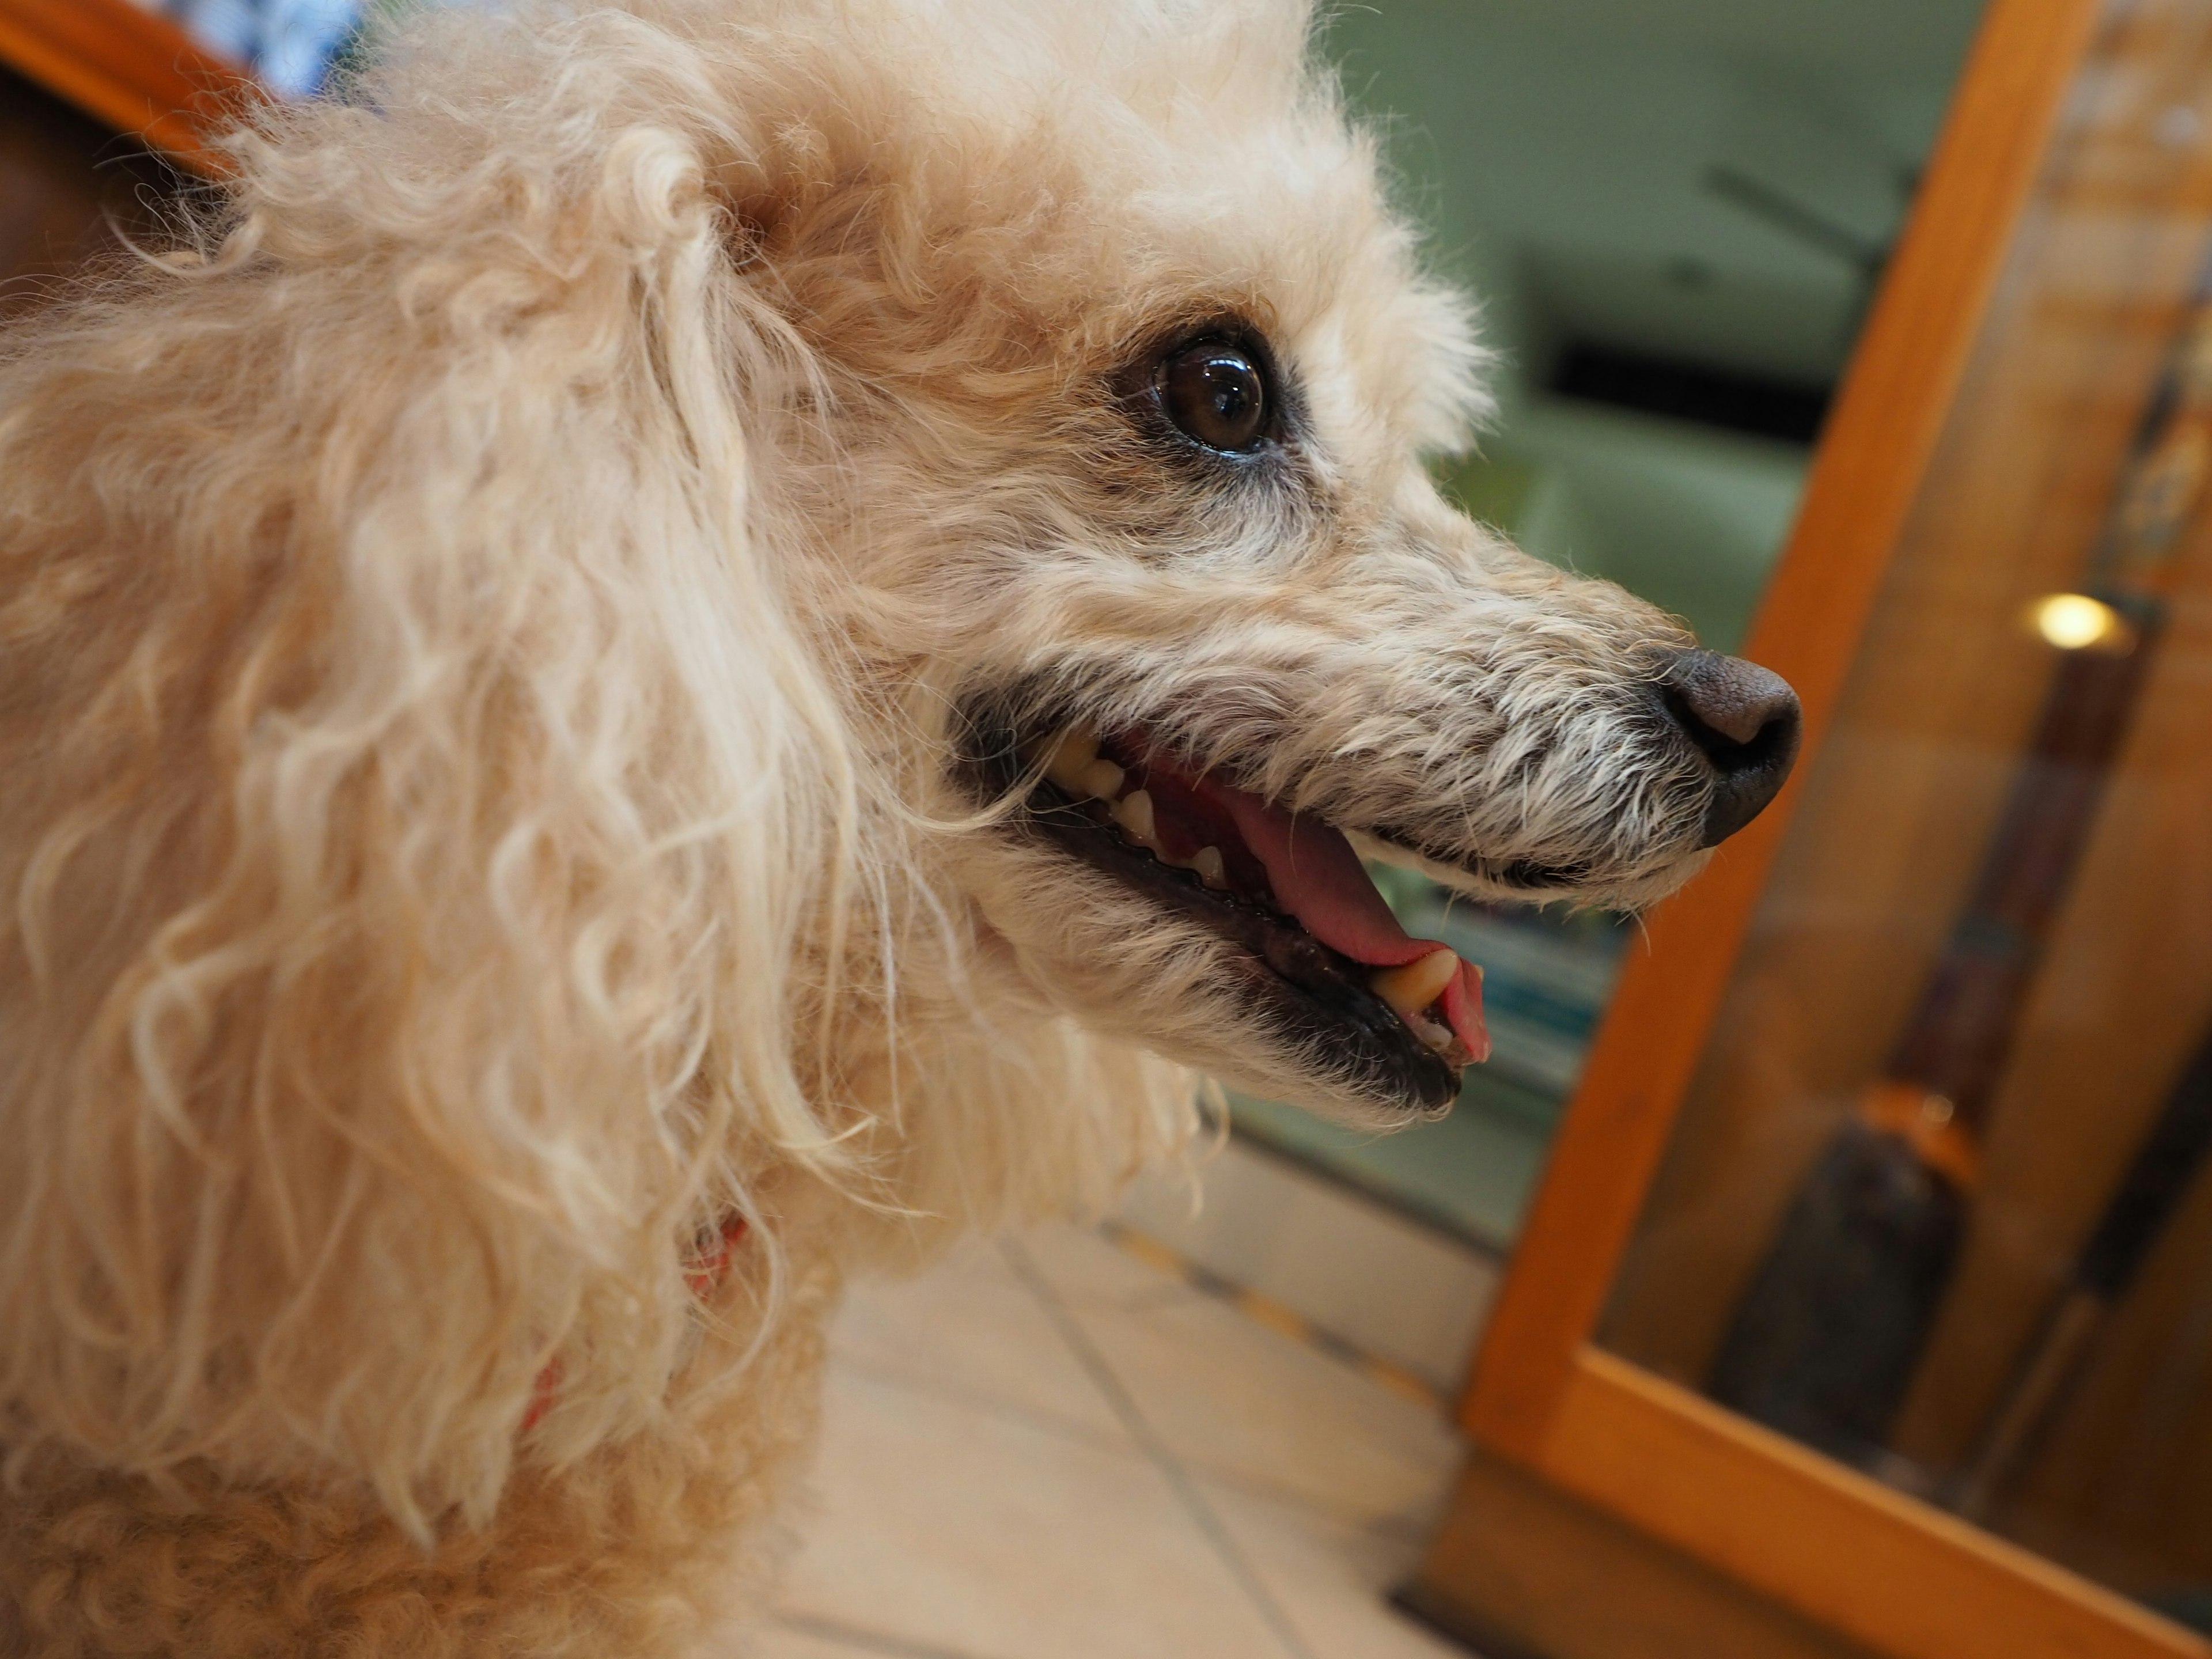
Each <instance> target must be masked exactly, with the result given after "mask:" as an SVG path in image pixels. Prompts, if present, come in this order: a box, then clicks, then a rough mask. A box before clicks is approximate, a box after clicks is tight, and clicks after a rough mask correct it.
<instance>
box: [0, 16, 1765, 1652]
mask: <svg viewBox="0 0 2212 1659" xmlns="http://www.w3.org/2000/svg"><path fill="white" fill-rule="evenodd" d="M1312 26H1313V20H1312V18H1311V16H1310V14H1309V11H1308V9H1306V7H1305V5H1304V3H1302V0H1117V3H1115V4H1114V5H1111V6H1100V5H1097V4H1095V3H1092V0H972V3H969V0H619V3H614V0H566V3H549V0H515V3H513V4H509V5H507V6H503V7H493V6H474V7H470V8H466V9H459V10H456V11H453V12H449V13H444V14H428V15H420V16H416V17H411V18H406V19H403V20H402V21H400V22H398V24H396V25H395V26H394V27H393V28H392V31H391V33H390V35H389V37H388V38H387V39H386V40H384V41H383V43H382V45H381V46H380V49H379V50H378V51H377V52H375V53H374V54H372V61H371V62H370V64H369V65H368V67H367V68H366V69H364V70H362V72H361V74H360V76H358V78H357V80H356V82H353V83H352V84H351V85H350V86H349V88H348V89H347V92H346V94H345V96H343V98H340V99H330V100H317V101H312V102H309V103H306V104H303V105H300V106H292V107H288V108H283V109H272V110H264V111H262V112H258V113H257V114H255V115H253V116H252V117H251V118H248V119H247V120H246V121H245V122H244V123H243V124H241V125H240V126H239V127H238V128H237V129H236V130H234V131H231V132H230V133H229V134H228V137H226V138H224V139H223V140H222V143H223V145H224V148H225V150H226V153H227V154H228V157H229V159H230V162H231V169H232V170H231V176H230V177H229V178H228V180H227V182H226V183H225V184H223V185H222V186H221V187H220V189H219V190H218V191H216V192H214V195H213V197H212V199H210V200H206V201H203V202H201V203H199V204H196V205H195V206H194V207H192V209H191V211H190V213H189V214H188V215H180V217H179V222H178V223H177V224H176V225H175V226H174V227H173V237H172V239H171V241H170V242H169V243H168V244H167V245H165V246H162V247H161V248H159V249H154V250H149V251H146V252H143V254H142V255H141V256H140V257H139V258H137V260H136V261H135V262H134V264H132V267H131V269H130V270H120V271H111V272H109V273H107V274H106V276H103V277H102V278H101V279H100V280H99V281H98V282H95V283H88V285H87V287H86V289H85V290H84V291H83V292H82V293H81V294H80V295H76V297H75V298H73V299H72V300H71V301H70V302H69V303H67V304H65V305H59V306H56V307H51V308H49V309H48V310H46V311H45V312H43V313H40V315H38V316H36V317H34V318H33V319H27V320H21V321H19V322H17V323H16V324H15V325H13V326H12V327H11V328H10V329H9V331H8V333H7V335H6V336H5V338H4V344H0V359H3V360H0V571H4V575H0V754H3V755H4V757H5V761H6V767H7V771H8V777H9V787H8V791H7V794H6V799H5V800H4V801H3V802H0V892H4V894H5V896H6V904H5V908H4V913H0V915H4V920H0V1143H4V1145H5V1146H6V1147H7V1155H6V1157H5V1158H0V1481H4V1484H0V1650H4V1651H5V1652H6V1653H7V1654H9V1655H11V1656H15V1655H26V1654H28V1655H35V1656H39V1659H58V1656H90V1655H95V1654H132V1655H155V1654H165V1655H166V1654H175V1655H213V1656H280V1655H281V1656H286V1659H297V1656H317V1659H321V1656H329V1659H336V1656H341V1655H343V1656H364V1659H366V1656H395V1655H404V1656H410V1659H411V1656H447V1655H453V1656H459V1655H543V1656H555V1655H575V1656H597V1655H607V1656H612V1655H623V1656H643V1655H656V1654H665V1653H678V1652H685V1651H690V1650H694V1649H695V1648H696V1647H697V1646H698V1645H699V1644H702V1643H705V1642H708V1641H710V1640H720V1641H724V1642H726V1641H727V1640H729V1639H732V1638H728V1637H727V1636H726V1635H725V1636H719V1637H718V1636H716V1635H715V1632H718V1631H722V1630H726V1629H727V1628H732V1627H733V1626H730V1625H729V1624H728V1622H727V1621H731V1620H738V1619H740V1618H741V1617H742V1616H743V1614H744V1609H745V1608H746V1607H757V1606H758V1605H759V1604H760V1598H761V1596H762V1594H763V1590H762V1586H763V1583H764V1578H765V1575H767V1574H768V1573H769V1571H770V1569H771V1568H772V1565H773V1563H774V1561H775V1558H776V1556H777V1554H778V1553H779V1548H780V1546H779V1543H778V1538H779V1533H780V1528H779V1526H778V1523H777V1522H776V1520H775V1516H776V1514H777V1511H778V1505H779V1502H780V1498H781V1494H782V1493H783V1492H786V1491H787V1489H788V1488H789V1487H790V1486H791V1485H792V1483H793V1477H794V1474H795V1473H796V1472H797V1471H799V1469H800V1468H802V1467H803V1462H804V1455H805V1449H806V1446H807V1443H808V1437H809V1433H810V1430H811V1421H812V1418H813V1413H814V1404H813V1401H814V1398H815V1395H816V1389H817V1371H818V1369H819V1364H820V1356H821V1347H822V1337H821V1332H822V1328H823V1320H824V1317H825V1316H826V1314H827V1313H828V1312H829V1310H830V1309H831V1308H832V1306H833V1305H834V1303H835V1300H836V1295H837V1291H838V1286H839V1284H840V1281H841V1279H842V1277H843V1276H845V1275H846V1274H848V1273H852V1272H854V1271H855V1270H861V1269H886V1270H887V1269H895V1268H898V1267H910V1266H912V1265H914V1264H915V1263H918V1262H919V1261H922V1260H924V1259H926V1258H927V1256H928V1255H929V1254H930V1253H931V1252H932V1251H933V1250H934V1249H939V1247H940V1246H941V1245H943V1244H944V1243H945V1242H946V1241H948V1240H949V1239H950V1238H951V1237H953V1236H955V1235H956V1234H957V1233H958V1232H959V1231H962V1230H967V1229H977V1228H986V1227H992V1226H998V1225H1006V1224H1009V1223H1012V1222H1017V1221H1019V1220H1021V1219H1023V1218H1033V1217H1037V1216H1042V1215H1051V1214H1061V1213H1068V1212H1073V1211H1079V1210H1081V1209H1083V1208H1084V1207H1085V1206H1097V1205H1099V1204H1101V1203H1103V1202H1104V1201H1105V1200H1107V1199H1108V1198H1109V1197H1110V1195H1111V1194H1112V1193H1113V1192H1114V1190H1115V1188H1116V1186H1117V1184H1118V1183H1120V1182H1121V1181H1122V1180H1123V1179H1124V1178H1125V1177H1127V1176H1128V1175H1130V1174H1131V1173H1132V1172H1133V1171H1134V1170H1138V1169H1139V1167H1140V1166H1143V1165H1145V1164H1147V1163H1150V1162H1152V1161H1155V1160H1158V1159H1161V1158H1170V1157H1172V1156H1174V1155H1175V1154H1176V1152H1177V1151H1178V1149H1179V1148H1182V1147H1183V1146H1185V1145H1186V1143H1187V1142H1188V1139H1190V1137H1191V1136H1192V1134H1193V1132H1194V1126H1195V1125H1196V1124H1197V1123H1198V1122H1199V1099H1200V1091H1199V1090H1198V1088H1197V1086H1196V1085H1195V1084H1194V1075H1195V1074H1196V1073H1205V1074H1207V1075H1210V1076H1212V1077H1214V1078H1219V1079H1228V1080H1230V1081H1231V1082H1233V1083H1235V1084H1237V1085H1241V1086H1243V1087H1245V1088H1248V1089H1250V1090H1253V1091H1259V1092H1261V1093H1265V1094H1267V1095H1272V1096H1275V1097H1288V1098H1291V1099H1295V1100H1299V1101H1302V1102H1305V1103H1310V1104H1312V1105H1314V1106H1316V1107H1317V1108H1319V1109H1324V1110H1327V1111H1329V1112H1332V1113H1334V1114H1336V1115H1339V1116H1340V1117H1342V1118H1345V1119H1347V1120H1351V1121H1358V1122H1363V1123H1365V1124H1369V1125H1373V1126H1389V1125H1394V1124H1400V1123H1403V1122H1406V1121H1410V1120H1413V1119H1415V1118H1419V1117H1420V1116H1423V1115H1430V1114H1434V1113H1436V1112H1438V1111H1440V1110H1442V1109H1444V1108H1445V1107H1447V1106H1448V1105H1449V1102H1450V1101H1451V1099H1452V1097H1453V1096H1454V1094H1455V1090H1456V1087H1457V1085H1458V1081H1459V1072H1460V1069H1461V1068H1462V1066H1465V1065H1468V1064H1469V1063H1472V1062H1473V1061H1474V1060H1479V1059H1480V1057H1481V1056H1482V1054H1484V1053H1485V1051H1486V1047H1487V1040H1486V1036H1485V1034H1484V1030H1483V1026H1482V1019H1481V1009H1480V972H1479V969H1477V967H1476V966H1475V965H1474V964H1471V963H1462V962H1461V961H1460V960H1459V959H1458V958H1457V957H1455V956H1452V955H1451V954H1450V953H1449V951H1446V950H1444V949H1443V947H1441V946H1439V945H1436V944H1434V943H1433V942H1430V941H1424V940H1418V939H1410V938H1409V937H1408V936H1407V934H1406V933H1404V932H1403V931H1402V930H1401V928H1400V927H1399V926H1398V925H1397V923H1396V922H1395V921H1393V920H1392V918H1391V916H1390V914H1389V911H1388V909H1387V908H1384V907H1383V904H1382V902H1381V901H1380V899H1379V898H1378V896H1376V890H1375V888H1374V887H1373V885H1372V884H1370V882H1369V880H1368V879H1367V877H1366V875H1365V873H1364V867H1363V865H1362V862H1361V860H1362V859H1363V858H1370V859H1371V858H1380V859H1384V860H1395V861H1396V862H1399V863H1401V864H1409V865H1412V866H1416V867H1418V868H1419V869H1421V870H1423V871H1425V872H1428V873H1429V874H1431V876H1433V877H1435V878H1437V879H1438V880H1440V881H1443V882H1446V883H1449V884H1452V885H1453V886H1455V888H1457V889H1459V890H1462V891H1464V892H1467V893H1469V894H1473V895H1477V896H1483V897H1487V898H1492V899H1506V900H1528V901H1544V900H1553V899H1558V900H1565V901H1569V902H1576V903H1604V904H1609V905H1620V906H1631V907H1632V906H1637V905H1641V904H1644V903H1647V902H1650V901H1651V900H1653V899H1654V898H1656V897H1657V896H1661V895H1662V894H1664V893H1665V892H1667V891H1668V890H1671V889H1672V888H1674V886H1676V885H1677V884H1680V882H1681V881H1683V880H1684V879H1685V878H1687V877H1688V876H1689V875H1690V874H1692V872H1694V871H1695V870H1696V869H1697V868H1698V867H1699V864H1700V862H1701V861H1702V860H1704V859H1705V857H1706V856H1707V853H1706V849H1707V848H1710V847H1711V845H1713V844H1714V843H1715V842H1717V841H1718V840H1719V839H1720V838H1721V837H1722V836H1725V835H1726V834H1728V833H1729V832H1730V831H1731V830H1733V829H1735V828H1737V827H1739V826H1740V825H1741V823H1744V822H1745V821H1746V820H1747V818H1748V817H1750V816H1751V815H1752V814H1753V813H1754V812H1755V811H1758V810H1759V807H1760V806H1761V805H1764V804H1765V801H1766V800H1767V799H1769V798H1770V797H1771V795H1772V794H1773V793H1774V792H1775V789H1776V788H1777V787H1778V785H1779V783H1780V781H1781V779H1782V775H1783V774H1784V772H1785V771H1786V770H1787V769H1788V767H1789V764H1790V757H1791V751H1792V750H1793V748H1794V745H1795V743H1796V721H1797V716H1796V707H1795V703H1794V700H1793V699H1792V698H1791V696H1790V692H1789V690H1788V688H1787V687H1786V686H1784V684H1782V683H1781V682H1780V681H1779V680H1778V679H1776V678H1774V677H1773V676H1771V674H1767V673H1765V671H1762V670H1758V669H1755V668H1753V667H1752V666H1751V665H1748V664H1744V663H1741V662H1737V661H1735V660H1734V659H1727V658H1722V657H1718V656H1716V655H1714V654H1712V653H1708V652H1702V651H1699V650H1698V649H1697V648H1696V647H1695V645H1694V641H1692V639H1691V638H1690V637H1689V636H1688V635H1687V634H1686V632H1685V631H1684V630H1683V629H1682V628H1681V627H1680V625H1679V624H1678V623H1676V622H1674V620H1672V619H1670V618H1669V617H1665V616H1663V615H1662V614H1660V613H1659V612H1657V611H1655V610H1654V609H1652V608H1651V607H1650V606H1649V605H1645V604H1644V603H1642V602H1640V601H1638V600H1637V599H1633V598H1632V597H1631V596H1630V595H1628V594H1626V593H1625V592H1621V591H1620V589H1619V588H1616V587H1613V586H1607V585H1604V584H1601V583H1596V582H1591V581H1584V580H1575V579H1573V578H1571V577H1570V576H1567V575H1565V574H1561V573H1560V572H1559V571H1558V570H1555V569H1553V568H1549V567H1547V566H1545V565H1543V564H1541V563H1538V562H1535V561H1534V560H1532V559H1530V558H1528V557H1527V556H1523V555H1522V554H1521V553H1520V552H1518V551H1517V550H1515V549H1514V548H1513V547H1511V546H1510V544H1508V543H1507V542H1506V541H1505V540H1504V539H1503V538H1501V537H1499V536H1498V534H1496V533H1494V532H1492V531H1491V530H1488V529H1486V528H1485V527H1483V526H1480V525H1477V524H1475V523H1473V522H1470V521H1469V520H1468V519H1466V518H1464V517H1462V516H1461V515H1460V514H1458V513H1456V512H1455V511H1454V510H1453V509H1452V508H1450V507H1449V506H1448V505H1447V504H1446V503H1445V502H1444V501H1443V499H1441V498H1440V496H1439V495H1438V494H1437V490H1436V489H1435V488H1433V487H1432V485H1431V482H1430V478H1429V476H1428V474H1427V473H1426V472H1425V470H1424V459H1425V457H1430V456H1432V455H1434V454H1436V453H1439V452H1444V451H1449V450H1453V449H1455V448H1458V447H1462V446H1464V445H1465V444H1466V443H1467V441H1468V435H1469V432H1470V430H1471V428H1472V426H1473V425H1474V423H1477V422H1480V419H1481V418H1482V417H1483V416H1484V415H1485V413H1486V403H1485V398H1484V394H1483V392H1482V391H1481V389H1480V384H1481V382H1480V376H1481V374H1482V371H1483V367H1484V362H1485V360H1484V356H1483V353H1482V351H1481V349H1480V347H1479V345H1478V343H1477V342H1476V338H1475V336H1474V331H1473V327H1472V322H1471V313H1470V311H1469V308H1468V305H1467V304H1466V303H1465V302H1464V301H1462V299H1461V298H1460V297H1459V296H1458V295H1455V293H1454V292H1453V291H1451V290H1450V289H1449V288H1448V287H1446V286H1443V285H1442V284H1440V283H1437V282H1436V281H1433V280H1431V279H1430V278H1429V277H1427V276H1424V275H1423V274H1422V270H1421V268H1420V264H1419V252H1418V249H1417V247H1416V246H1415V240H1414V238H1413V235H1412V234H1411V232H1410V231H1409V230H1408V228H1407V224H1406V222H1404V221H1403V220H1402V219H1401V218H1399V217H1396V216H1394V215H1393V214H1392V212H1391V211H1390V210H1389V206H1388V205H1387V201H1386V190H1385V188H1384V183H1383V179H1382V178H1381V170H1380V167H1379V165H1378V161H1377V156H1376V144H1375V142H1374V140H1373V138H1372V137H1371V136H1370V135H1368V134H1366V133H1364V132H1362V131H1359V130H1358V128H1357V127H1356V126H1355V125H1353V124H1352V123H1350V122H1349V121H1348V120H1347V119H1346V116H1345V114H1344V112H1343V110H1342V108H1341V106H1340V99H1339V96H1338V94H1337V93H1336V91H1335V89H1334V86H1333V84H1332V82H1331V81H1330V80H1329V78H1328V76H1327V75H1326V74H1325V73H1323V72H1322V71H1320V70H1317V69H1316V67H1315V65H1314V64H1313V62H1312V60H1311V57H1310V33H1311V30H1312ZM722 1650H723V1651H726V1650H727V1649H726V1647H725V1648H724V1649H722Z"/></svg>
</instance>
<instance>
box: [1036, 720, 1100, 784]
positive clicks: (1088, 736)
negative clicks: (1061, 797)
mask: <svg viewBox="0 0 2212 1659" xmlns="http://www.w3.org/2000/svg"><path fill="white" fill-rule="evenodd" d="M1097 758H1098V738H1097V733H1096V732H1085V731H1084V730H1082V729H1081V728H1080V727H1078V728H1076V729H1074V730H1073V731H1069V732H1063V733H1061V734H1060V741H1059V742H1058V743H1056V744H1054V745H1053V750H1052V758H1051V759H1050V760H1048V761H1047V762H1046V763H1045V764H1044V775H1045V776H1047V777H1048V778H1050V779H1051V780H1052V781H1054V783H1056V784H1058V785H1059V786H1060V787H1061V788H1063V789H1065V790H1066V791H1067V793H1069V794H1071V795H1073V796H1074V797H1075V798H1076V799H1079V800H1080V799H1083V796H1084V794H1085V788H1084V782H1083V776H1084V774H1085V772H1086V771H1088V770H1089V769H1090V768H1091V763H1092V762H1093V761H1096V760H1097Z"/></svg>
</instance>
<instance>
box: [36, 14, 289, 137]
mask: <svg viewBox="0 0 2212 1659" xmlns="http://www.w3.org/2000/svg"><path fill="white" fill-rule="evenodd" d="M0 61H4V62H5V63H7V64H8V65H9V67H11V68H13V69H14V70H16V71H17V72H19V73H20V74H22V75H24V76H27V77H28V78H29V79H31V80H33V81H35V82H38V83H39V84H40V86H42V87H45V88H46V89H47V90H48V91H49V92H52V93H53V94H55V95H56V96H57V97H59V98H64V99H66V100H69V101H70V103H72V104H75V105H76V106H77V107H78V108H80V109H82V110H83V111H84V112H86V113H88V114H89V115H93V116H95V117H97V118H99V119H100V120H102V121H105V122H106V123H107V124H108V125H111V126H112V127H114V128H116V129H117V130H118V131H123V132H128V133H133V134H136V135H137V136H138V137H142V138H143V139H145V140H146V142H147V143H149V144H152V145H153V146H155V148H156V149H163V150H166V151H167V152H168V153H169V154H170V155H173V156H175V157H176V158H177V159H178V160H179V161H183V162H184V163H185V165H187V166H189V167H192V168H193V169H194V170H196V171H197V172H202V173H219V172H221V171H222V159H221V157H220V156H219V155H216V153H215V152H214V151H212V150H210V149H208V148H207V147H206V145H205V143H204V142H203V139H202V135H203V134H204V132H206V131H208V130H209V129H210V128H212V127H214V126H216V125H220V124H221V123H222V121H223V120H224V119H225V118H228V116H230V115H233V114H234V113H235V112H237V110H238V108H239V100H240V96H241V95H242V94H243V95H246V96H251V95H252V93H251V88H252V86H253V81H252V76H250V75H249V74H248V73H247V71H246V70H245V69H243V68H242V67H241V66H240V65H239V64H234V63H231V62H229V61H228V59H225V58H218V57H216V55H214V54H213V53H211V52H207V51H204V50H203V49H202V48H201V47H200V46H197V45H196V44H194V42H193V41H192V40H191V37H190V36H188V35H186V34H185V33H184V31H183V30H181V29H179V27H177V26H176V25H175V24H174V23H173V22H171V21H169V20H168V19H167V18H166V17H162V16H160V15H156V14H155V13H153V12H149V11H142V10H140V9H138V8H137V6H135V5H132V4H131V0H0Z"/></svg>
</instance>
